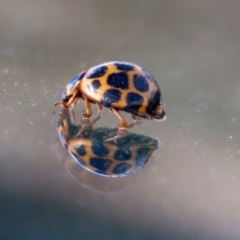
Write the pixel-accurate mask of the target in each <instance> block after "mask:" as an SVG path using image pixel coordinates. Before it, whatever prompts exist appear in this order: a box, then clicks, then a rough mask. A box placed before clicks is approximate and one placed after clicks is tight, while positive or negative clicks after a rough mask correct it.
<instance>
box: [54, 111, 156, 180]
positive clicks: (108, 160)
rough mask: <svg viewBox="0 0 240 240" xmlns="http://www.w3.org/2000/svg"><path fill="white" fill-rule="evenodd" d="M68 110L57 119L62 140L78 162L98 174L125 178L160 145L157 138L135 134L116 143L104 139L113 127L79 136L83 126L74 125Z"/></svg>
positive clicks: (89, 131) (97, 129)
mask: <svg viewBox="0 0 240 240" xmlns="http://www.w3.org/2000/svg"><path fill="white" fill-rule="evenodd" d="M65 110H66V111H65V113H64V114H62V115H61V114H60V115H59V116H60V118H59V119H58V121H57V123H58V124H57V127H58V135H59V138H60V141H61V142H62V144H63V146H64V147H65V148H66V149H67V150H68V152H69V153H70V155H71V156H72V157H73V159H74V160H75V161H76V162H77V163H78V164H79V165H81V166H82V167H83V168H85V169H87V170H89V171H91V172H93V173H96V174H98V175H103V176H106V177H123V176H127V175H129V174H132V173H135V172H137V171H138V170H140V169H141V168H143V167H144V166H145V164H146V163H147V162H148V160H149V158H150V157H151V155H152V153H153V152H154V151H155V150H156V149H157V148H158V147H159V143H158V141H157V140H156V139H153V138H150V137H147V136H144V135H140V134H134V133H131V134H128V135H127V136H125V137H124V138H121V139H118V140H117V141H116V142H104V141H103V139H104V138H105V137H106V136H107V135H109V134H111V133H112V132H113V131H114V130H113V129H110V128H96V129H87V130H86V131H84V132H83V133H82V135H81V136H80V137H76V136H75V133H76V132H78V131H79V129H81V127H82V126H81V125H75V124H74V123H73V121H72V119H71V117H70V112H69V111H68V109H65Z"/></svg>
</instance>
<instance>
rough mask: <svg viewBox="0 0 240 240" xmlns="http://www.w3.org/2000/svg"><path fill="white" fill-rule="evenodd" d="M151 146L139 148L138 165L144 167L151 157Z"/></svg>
mask: <svg viewBox="0 0 240 240" xmlns="http://www.w3.org/2000/svg"><path fill="white" fill-rule="evenodd" d="M148 151H149V148H139V149H138V151H137V157H136V165H137V166H138V167H143V166H144V165H145V164H146V162H147V161H148V159H149V155H148Z"/></svg>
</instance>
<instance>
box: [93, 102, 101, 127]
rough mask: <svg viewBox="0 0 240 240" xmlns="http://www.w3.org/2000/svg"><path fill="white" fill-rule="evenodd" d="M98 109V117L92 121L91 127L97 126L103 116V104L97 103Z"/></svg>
mask: <svg viewBox="0 0 240 240" xmlns="http://www.w3.org/2000/svg"><path fill="white" fill-rule="evenodd" d="M97 107H98V115H97V116H96V117H95V118H94V119H93V120H92V122H91V126H92V125H93V124H95V123H96V122H97V121H98V120H99V119H100V118H101V116H102V110H103V106H102V104H100V103H97Z"/></svg>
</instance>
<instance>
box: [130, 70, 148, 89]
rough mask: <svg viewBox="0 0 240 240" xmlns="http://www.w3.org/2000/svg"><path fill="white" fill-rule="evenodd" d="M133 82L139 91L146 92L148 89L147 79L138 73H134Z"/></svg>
mask: <svg viewBox="0 0 240 240" xmlns="http://www.w3.org/2000/svg"><path fill="white" fill-rule="evenodd" d="M133 84H134V86H135V88H136V89H137V90H138V91H140V92H147V91H148V89H149V85H148V81H147V79H146V78H145V77H144V76H142V75H140V74H135V75H134V76H133Z"/></svg>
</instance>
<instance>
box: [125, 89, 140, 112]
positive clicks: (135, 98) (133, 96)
mask: <svg viewBox="0 0 240 240" xmlns="http://www.w3.org/2000/svg"><path fill="white" fill-rule="evenodd" d="M143 100H144V99H143V97H142V96H141V95H139V94H137V93H134V92H130V93H128V95H127V98H126V102H127V107H126V108H127V110H131V111H132V112H133V113H134V112H135V111H136V112H137V111H138V109H139V108H140V107H141V106H142V103H143Z"/></svg>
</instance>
